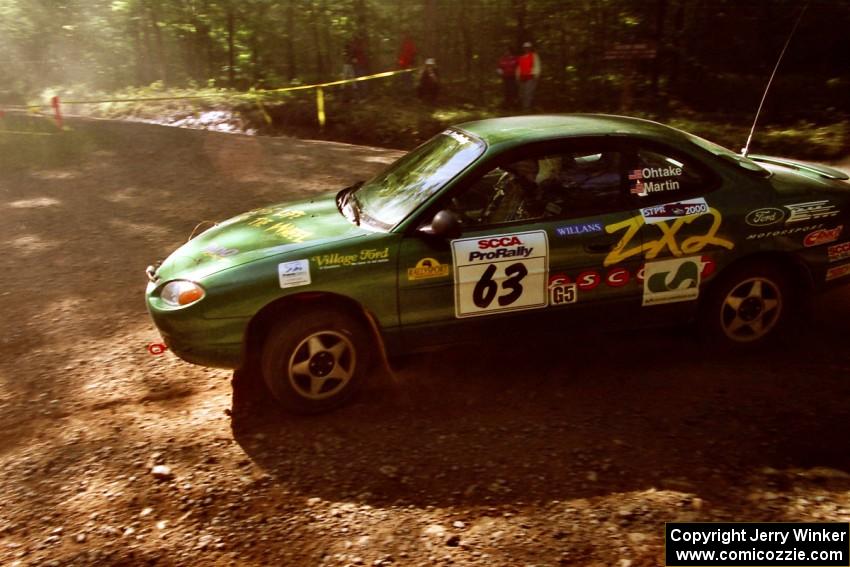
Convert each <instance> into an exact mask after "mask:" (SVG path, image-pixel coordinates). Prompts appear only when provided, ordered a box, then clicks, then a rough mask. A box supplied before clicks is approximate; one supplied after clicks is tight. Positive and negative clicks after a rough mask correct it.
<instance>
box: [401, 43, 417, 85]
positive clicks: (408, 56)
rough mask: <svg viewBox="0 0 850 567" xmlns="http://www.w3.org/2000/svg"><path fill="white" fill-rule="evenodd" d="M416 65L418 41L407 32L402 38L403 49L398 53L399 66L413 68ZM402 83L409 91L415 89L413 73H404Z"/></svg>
mask: <svg viewBox="0 0 850 567" xmlns="http://www.w3.org/2000/svg"><path fill="white" fill-rule="evenodd" d="M415 66H416V43H415V42H414V41H413V38H412V37H410V34H408V33H405V34H404V38H402V40H401V50H400V51H399V53H398V68H399V69H412V68H413V67H415ZM401 82H402V84H403V85H405V86H406V87H407V89H406V90H407V91H408V92H410V91H412V90H413V73H412V72H411V73H404V74H403V75H402V80H401Z"/></svg>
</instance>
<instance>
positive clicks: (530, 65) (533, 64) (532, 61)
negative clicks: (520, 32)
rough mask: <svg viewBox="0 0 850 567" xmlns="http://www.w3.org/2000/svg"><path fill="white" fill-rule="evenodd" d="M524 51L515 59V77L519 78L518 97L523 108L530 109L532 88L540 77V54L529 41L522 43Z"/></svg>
mask: <svg viewBox="0 0 850 567" xmlns="http://www.w3.org/2000/svg"><path fill="white" fill-rule="evenodd" d="M522 48H523V50H524V51H525V53H523V54H522V55H520V56H519V58H518V59H517V68H516V77H517V79H519V98H520V102H522V109H523V110H530V109H531V103H532V102H534V90H535V89H536V88H537V80H538V78H539V77H540V56H539V55H537V52H536V51H534V46H533V45H531V42H530V41H526V42H525V43H523V44H522Z"/></svg>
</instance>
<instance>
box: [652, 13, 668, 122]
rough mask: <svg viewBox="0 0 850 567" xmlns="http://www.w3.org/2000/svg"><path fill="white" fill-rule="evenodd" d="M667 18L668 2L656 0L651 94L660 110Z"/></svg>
mask: <svg viewBox="0 0 850 567" xmlns="http://www.w3.org/2000/svg"><path fill="white" fill-rule="evenodd" d="M666 17H667V0H656V2H655V31H654V34H653V37H654V38H655V44H656V46H657V51H656V53H655V59H653V60H652V83H651V88H650V94H651V95H652V100H653V104H654V105H655V106H656V108H660V106H661V105H660V104H659V101H658V83H659V80H660V78H661V59H662V58H661V54H662V53H665V52H666V49H665V47H666V45H665V42H664V31H665V29H664V20H665V19H666Z"/></svg>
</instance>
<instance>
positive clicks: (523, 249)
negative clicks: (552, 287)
mask: <svg viewBox="0 0 850 567" xmlns="http://www.w3.org/2000/svg"><path fill="white" fill-rule="evenodd" d="M476 242H477V244H478V247H477V249H476V250H472V251H470V252H469V257H468V258H467V263H473V262H486V261H489V260H500V259H505V258H515V257H517V256H518V257H520V258H525V257H527V256H529V255H530V254H531V253H532V252H534V248H530V247H528V246H526V245H525V244H523V242H522V240H520V238H519V236H497V237H495V238H483V239H476Z"/></svg>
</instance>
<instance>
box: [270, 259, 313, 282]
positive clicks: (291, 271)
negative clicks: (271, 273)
mask: <svg viewBox="0 0 850 567" xmlns="http://www.w3.org/2000/svg"><path fill="white" fill-rule="evenodd" d="M277 277H278V280H279V281H280V287H282V288H287V287H297V286H300V285H310V262H309V260H295V261H293V262H283V263H282V264H278V265H277Z"/></svg>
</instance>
